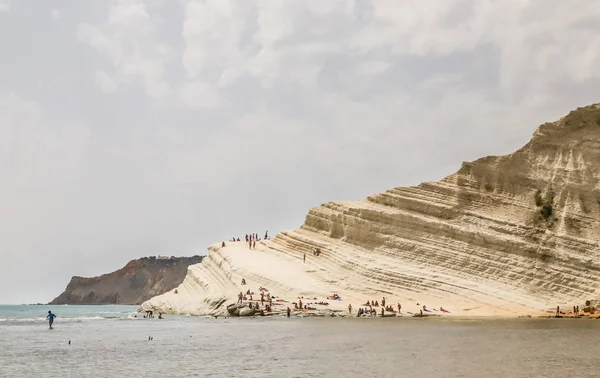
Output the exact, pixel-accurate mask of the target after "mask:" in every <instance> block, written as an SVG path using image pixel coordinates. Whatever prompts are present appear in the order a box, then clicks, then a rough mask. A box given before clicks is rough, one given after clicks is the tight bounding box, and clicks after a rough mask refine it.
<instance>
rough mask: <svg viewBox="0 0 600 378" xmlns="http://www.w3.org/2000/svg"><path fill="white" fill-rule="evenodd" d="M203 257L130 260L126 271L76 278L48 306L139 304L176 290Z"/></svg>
mask: <svg viewBox="0 0 600 378" xmlns="http://www.w3.org/2000/svg"><path fill="white" fill-rule="evenodd" d="M202 258H203V256H192V257H175V256H170V257H169V256H149V257H142V258H140V259H137V260H131V261H129V262H128V263H127V265H125V266H124V267H123V268H121V269H119V270H117V271H114V272H112V273H108V274H104V275H101V276H98V277H79V276H74V277H73V278H71V281H70V282H69V284H68V285H67V288H66V289H65V291H64V292H63V293H62V294H60V295H59V296H58V297H56V298H55V299H54V300H52V301H51V302H50V303H49V304H53V305H60V304H85V305H87V304H124V305H125V304H126V305H137V304H140V303H142V302H144V301H146V300H148V299H150V298H152V297H154V296H157V295H160V294H163V293H165V292H167V291H169V290H172V289H174V288H176V287H177V286H178V285H179V284H181V283H182V282H183V279H184V278H185V276H186V274H187V269H188V266H190V265H193V264H198V263H200V262H201V261H202Z"/></svg>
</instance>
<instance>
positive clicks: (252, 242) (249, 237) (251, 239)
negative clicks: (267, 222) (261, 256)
mask: <svg viewBox="0 0 600 378" xmlns="http://www.w3.org/2000/svg"><path fill="white" fill-rule="evenodd" d="M245 239H246V243H248V247H249V248H250V249H256V242H257V241H260V240H261V238H260V237H259V236H258V234H257V233H255V232H254V233H251V234H246V238H245ZM270 239H271V237H270V236H269V231H265V237H264V240H270ZM229 241H230V242H239V241H240V238H236V237H235V236H234V237H232V238H231V239H230V240H229ZM225 246H226V244H225V242H222V243H221V247H223V248H225Z"/></svg>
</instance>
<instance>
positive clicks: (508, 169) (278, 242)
mask: <svg viewBox="0 0 600 378" xmlns="http://www.w3.org/2000/svg"><path fill="white" fill-rule="evenodd" d="M599 238H600V106H599V105H592V106H588V107H585V108H579V109H577V110H575V111H572V112H571V113H569V114H568V115H567V116H565V117H563V118H562V119H560V120H558V121H556V122H553V123H546V124H544V125H542V126H540V127H539V128H538V129H537V130H536V131H535V133H534V135H533V138H532V139H531V141H530V142H529V143H527V144H526V145H525V146H524V147H522V148H521V149H519V150H518V151H516V152H514V153H512V154H509V155H505V156H490V157H485V158H482V159H479V160H476V161H474V162H470V163H463V165H462V167H461V168H460V169H459V170H458V172H456V173H455V174H452V175H450V176H448V177H446V178H444V179H442V180H441V181H439V182H430V183H423V184H421V185H419V186H416V187H398V188H394V189H391V190H388V191H386V192H384V193H381V194H377V195H373V196H370V197H369V198H367V199H366V200H364V201H346V202H330V203H326V204H323V205H321V206H318V207H315V208H313V209H311V210H310V211H309V213H308V215H307V216H306V220H305V223H304V225H303V226H302V227H301V228H300V229H298V230H295V231H287V232H282V233H280V234H278V235H277V236H276V237H275V238H274V239H273V240H269V241H263V242H260V243H257V250H256V251H254V250H252V251H250V250H248V248H247V246H246V245H245V244H243V243H242V245H239V243H235V244H233V245H228V246H227V247H226V248H219V247H217V246H213V247H211V248H210V249H209V254H208V256H207V258H206V259H205V260H204V261H203V262H202V264H199V265H195V266H192V267H190V271H189V274H188V276H187V277H186V278H185V280H184V282H183V283H182V285H180V287H179V293H180V294H181V293H183V295H179V296H176V295H172V294H171V293H167V294H165V295H161V296H158V297H156V298H153V299H151V300H150V301H147V302H145V303H144V304H143V307H145V308H154V309H161V310H163V311H169V312H173V313H190V314H216V313H222V312H223V307H224V305H226V304H228V303H230V302H232V301H233V302H235V300H236V299H237V298H236V296H235V295H236V293H238V292H239V291H243V292H246V290H247V288H250V289H251V290H252V291H256V290H257V289H258V287H259V286H265V287H267V288H269V290H271V292H275V293H274V294H277V295H280V296H281V297H284V298H287V299H288V300H294V299H295V298H297V297H298V296H311V297H312V296H315V297H319V298H320V297H321V296H323V295H327V294H330V293H332V292H337V293H339V294H340V295H341V296H342V297H343V298H344V299H345V305H346V306H347V304H348V302H349V301H354V307H355V308H356V307H357V305H360V304H361V303H363V302H364V301H366V300H367V299H378V300H381V297H382V296H385V297H387V298H388V301H391V302H394V303H396V302H402V303H411V304H412V305H414V306H416V303H417V302H420V305H422V304H427V305H429V306H431V307H439V306H444V307H446V308H448V307H451V308H452V309H453V313H454V314H465V315H466V314H480V315H486V314H518V313H523V312H530V313H531V312H537V311H541V312H544V311H550V309H552V308H553V309H555V308H556V306H557V305H561V306H565V305H566V306H572V305H573V304H580V303H581V302H582V301H584V300H586V299H594V298H598V289H599V288H600V281H599V280H598V277H599V276H600V249H599V245H598V240H599ZM313 248H319V249H320V250H321V252H322V253H321V254H320V256H314V255H313V254H312V250H313ZM304 254H306V256H307V261H306V263H303V261H302V258H303V255H304ZM241 278H245V279H246V281H247V282H248V285H247V286H242V285H240V280H241ZM346 299H347V300H346ZM388 303H389V302H388ZM415 308H416V307H415Z"/></svg>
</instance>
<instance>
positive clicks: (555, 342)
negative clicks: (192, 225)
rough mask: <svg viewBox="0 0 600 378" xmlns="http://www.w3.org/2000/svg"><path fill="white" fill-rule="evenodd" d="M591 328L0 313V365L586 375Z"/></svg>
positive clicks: (110, 372) (157, 372)
mask: <svg viewBox="0 0 600 378" xmlns="http://www.w3.org/2000/svg"><path fill="white" fill-rule="evenodd" d="M599 330H600V321H595V320H586V319H514V320H513V319H511V320H507V319H497V320H490V319H451V318H443V319H431V318H429V319H413V318H403V319H330V318H323V319H283V318H281V319H217V320H215V319H208V318H189V317H187V318H183V317H168V318H167V319H166V320H164V321H159V320H156V319H154V320H145V319H137V320H129V321H128V320H100V321H89V322H80V323H78V322H72V323H62V324H61V323H60V322H59V319H57V323H56V329H55V330H53V331H50V330H47V329H46V328H45V324H44V323H41V324H39V325H37V324H32V325H29V326H5V325H2V323H0V335H1V337H0V353H1V354H2V358H0V360H1V361H2V363H0V376H3V377H4V376H10V377H21V376H23V377H28V376H37V377H69V376H71V377H79V376H94V377H115V376H140V377H141V376H143V377H166V376H168V377H187V376H198V377H221V376H227V377H358V376H361V377H392V376H393V377H408V376H419V377H561V378H562V377H566V376H569V377H584V376H586V377H587V376H594V375H595V371H596V370H597V366H596V365H597V363H596V359H595V350H596V348H595V347H594V345H595V343H596V339H597V334H598V331H599ZM150 335H152V336H153V337H154V340H153V341H148V336H150ZM69 340H72V344H71V345H69V344H68V341H69ZM588 373H589V374H588Z"/></svg>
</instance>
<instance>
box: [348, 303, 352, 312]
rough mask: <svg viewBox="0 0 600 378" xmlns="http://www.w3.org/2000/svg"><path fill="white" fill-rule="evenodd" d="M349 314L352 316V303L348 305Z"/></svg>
mask: <svg viewBox="0 0 600 378" xmlns="http://www.w3.org/2000/svg"><path fill="white" fill-rule="evenodd" d="M348 314H352V303H350V304H349V305H348Z"/></svg>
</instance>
